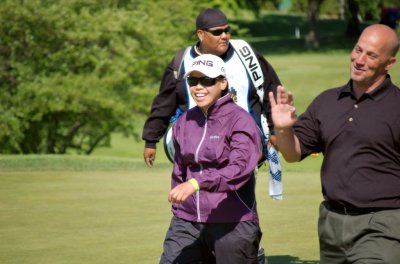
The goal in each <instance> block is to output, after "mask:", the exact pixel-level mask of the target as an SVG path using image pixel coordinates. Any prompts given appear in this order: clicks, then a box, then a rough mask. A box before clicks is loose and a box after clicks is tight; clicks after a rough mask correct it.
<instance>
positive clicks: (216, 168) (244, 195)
mask: <svg viewBox="0 0 400 264" xmlns="http://www.w3.org/2000/svg"><path fill="white" fill-rule="evenodd" d="M173 141H174V146H175V153H176V154H175V161H174V168H173V172H172V188H174V187H175V186H177V185H178V184H181V183H183V182H185V181H188V180H190V179H191V178H195V179H196V180H197V182H198V183H199V186H200V191H198V192H196V193H194V194H193V195H192V196H190V197H188V198H187V200H186V201H185V202H183V203H182V204H179V205H177V204H173V205H172V212H173V213H174V215H175V216H177V217H179V218H182V219H184V220H187V221H191V222H201V223H231V222H240V221H249V220H255V221H258V216H257V209H256V199H255V176H254V170H255V168H256V167H257V162H258V160H259V158H260V154H261V140H260V131H259V129H258V127H257V125H256V123H255V121H254V119H253V118H252V116H251V115H250V114H249V113H248V112H246V111H245V110H243V109H242V108H240V107H239V106H238V105H236V104H235V103H234V102H233V100H232V99H231V98H230V96H229V95H225V96H223V97H222V98H220V99H219V100H218V101H217V102H216V103H215V104H214V105H212V106H211V107H210V108H209V109H208V113H207V114H204V113H203V112H202V111H201V109H200V108H198V107H194V108H192V109H190V110H188V111H186V112H185V113H184V114H183V115H182V116H181V117H180V118H179V119H178V120H177V121H176V123H175V125H174V126H173Z"/></svg>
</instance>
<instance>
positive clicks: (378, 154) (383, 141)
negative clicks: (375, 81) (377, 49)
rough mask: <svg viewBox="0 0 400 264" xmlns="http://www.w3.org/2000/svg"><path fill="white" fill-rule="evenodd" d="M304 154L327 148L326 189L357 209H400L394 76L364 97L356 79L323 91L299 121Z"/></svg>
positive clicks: (330, 197)
mask: <svg viewBox="0 0 400 264" xmlns="http://www.w3.org/2000/svg"><path fill="white" fill-rule="evenodd" d="M294 131H295V133H296V136H297V137H298V138H299V140H300V144H301V152H302V159H304V158H305V157H307V156H308V155H309V154H311V153H313V152H322V153H323V155H324V161H323V163H322V168H321V183H322V192H323V195H324V197H325V199H326V200H327V201H329V202H332V203H336V204H340V205H342V206H347V207H356V208H400V90H399V88H398V87H396V86H395V85H394V84H392V82H391V80H390V76H389V75H388V76H387V77H386V80H385V81H384V82H383V83H382V84H381V86H379V87H378V88H377V89H375V90H374V91H373V92H372V93H370V94H363V95H362V96H361V97H360V98H359V99H358V100H357V99H356V98H355V95H354V93H353V91H352V85H351V81H350V82H349V83H348V84H347V85H345V86H342V87H339V88H333V89H329V90H326V91H324V92H322V93H321V94H320V95H319V96H318V97H316V98H315V99H314V101H313V102H312V103H311V104H310V106H309V107H308V109H307V110H306V111H305V113H303V114H302V115H301V116H300V117H299V119H298V120H297V122H296V124H295V126H294Z"/></svg>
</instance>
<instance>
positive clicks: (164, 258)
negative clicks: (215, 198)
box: [160, 216, 261, 264]
mask: <svg viewBox="0 0 400 264" xmlns="http://www.w3.org/2000/svg"><path fill="white" fill-rule="evenodd" d="M260 240H261V231H260V227H259V225H258V223H257V222H254V221H246V222H239V223H221V224H219V223H218V224H216V223H212V224H200V223H192V222H188V221H185V220H182V219H180V218H177V217H175V216H174V217H173V218H172V220H171V224H170V227H169V229H168V232H167V235H166V238H165V240H164V252H163V254H162V255H161V260H160V264H166V263H175V264H178V263H179V264H189V263H202V264H206V263H207V264H208V263H218V264H224V263H226V264H232V263H243V264H245V263H249V264H256V263H257V253H258V248H259V245H260Z"/></svg>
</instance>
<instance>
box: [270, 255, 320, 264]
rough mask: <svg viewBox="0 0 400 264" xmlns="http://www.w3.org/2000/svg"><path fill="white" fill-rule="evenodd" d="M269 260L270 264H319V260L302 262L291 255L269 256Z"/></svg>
mask: <svg viewBox="0 0 400 264" xmlns="http://www.w3.org/2000/svg"><path fill="white" fill-rule="evenodd" d="M267 260H268V264H319V260H301V259H299V258H298V257H294V256H289V255H282V256H269V257H267Z"/></svg>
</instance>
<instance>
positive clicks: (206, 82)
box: [187, 76, 223, 87]
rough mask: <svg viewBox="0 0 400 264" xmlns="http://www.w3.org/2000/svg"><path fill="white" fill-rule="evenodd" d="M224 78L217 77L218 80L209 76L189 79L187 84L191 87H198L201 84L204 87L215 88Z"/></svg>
mask: <svg viewBox="0 0 400 264" xmlns="http://www.w3.org/2000/svg"><path fill="white" fill-rule="evenodd" d="M222 79H223V78H222V77H217V78H210V77H207V76H203V77H191V76H189V77H187V82H188V84H189V86H196V85H197V84H198V83H199V82H200V84H201V85H202V86H204V87H208V86H213V85H214V84H215V83H216V82H217V80H222Z"/></svg>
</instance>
